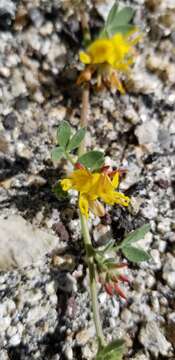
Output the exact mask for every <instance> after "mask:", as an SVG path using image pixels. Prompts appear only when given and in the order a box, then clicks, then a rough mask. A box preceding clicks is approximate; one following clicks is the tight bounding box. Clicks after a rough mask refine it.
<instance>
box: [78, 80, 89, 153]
mask: <svg viewBox="0 0 175 360" xmlns="http://www.w3.org/2000/svg"><path fill="white" fill-rule="evenodd" d="M88 112H89V85H88V84H87V85H85V86H84V88H83V91H82V107H81V115H80V126H81V127H85V128H86V127H87V123H88V115H89V114H88ZM85 148H86V139H85V138H84V140H83V141H82V142H81V145H80V147H79V151H78V155H79V156H81V155H83V153H84V152H85Z"/></svg>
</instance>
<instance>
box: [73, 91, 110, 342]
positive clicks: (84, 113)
mask: <svg viewBox="0 0 175 360" xmlns="http://www.w3.org/2000/svg"><path fill="white" fill-rule="evenodd" d="M88 107H89V86H88V85H87V86H85V87H84V88H83V93H82V108H81V118H80V126H81V127H87V121H88ZM85 151H86V139H84V140H83V141H82V143H81V145H80V147H79V151H78V155H79V156H81V155H83V154H84V153H85ZM80 220H81V228H82V234H83V240H84V245H85V249H86V257H87V263H88V268H89V281H90V293H91V299H92V310H93V317H94V323H95V328H96V334H97V338H98V344H99V349H100V348H102V347H104V346H105V338H104V335H103V330H102V325H101V321H100V313H99V307H98V299H97V286H96V283H97V281H96V267H95V263H94V258H93V255H92V250H91V249H92V243H91V237H90V234H89V228H88V223H87V219H86V217H85V216H84V215H82V214H81V212H80Z"/></svg>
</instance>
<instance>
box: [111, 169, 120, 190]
mask: <svg viewBox="0 0 175 360" xmlns="http://www.w3.org/2000/svg"><path fill="white" fill-rule="evenodd" d="M112 186H113V187H114V189H116V188H118V186H119V172H118V171H117V172H116V173H115V175H114V177H113V179H112Z"/></svg>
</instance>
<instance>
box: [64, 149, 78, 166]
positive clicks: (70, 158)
mask: <svg viewBox="0 0 175 360" xmlns="http://www.w3.org/2000/svg"><path fill="white" fill-rule="evenodd" d="M65 156H66V157H67V160H69V161H70V163H71V164H72V165H73V166H74V165H75V163H76V161H75V160H74V159H73V157H72V156H71V155H70V154H69V153H68V152H65Z"/></svg>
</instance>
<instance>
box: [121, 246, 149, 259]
mask: <svg viewBox="0 0 175 360" xmlns="http://www.w3.org/2000/svg"><path fill="white" fill-rule="evenodd" d="M122 252H123V254H124V255H125V257H126V258H127V259H128V260H129V261H132V262H135V263H138V262H141V261H148V260H150V259H151V256H150V255H149V254H148V253H147V252H146V251H145V250H142V249H140V248H138V247H137V248H136V247H133V246H125V247H122Z"/></svg>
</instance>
